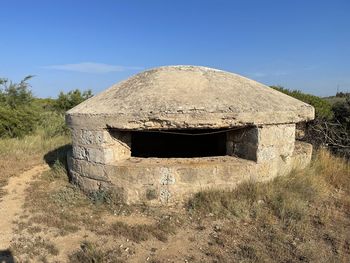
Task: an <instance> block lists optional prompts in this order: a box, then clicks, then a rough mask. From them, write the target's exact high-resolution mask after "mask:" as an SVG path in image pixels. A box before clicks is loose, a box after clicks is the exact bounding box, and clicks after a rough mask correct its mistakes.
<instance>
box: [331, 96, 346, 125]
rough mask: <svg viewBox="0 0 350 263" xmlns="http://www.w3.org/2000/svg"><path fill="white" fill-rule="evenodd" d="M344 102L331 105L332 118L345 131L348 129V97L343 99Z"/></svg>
mask: <svg viewBox="0 0 350 263" xmlns="http://www.w3.org/2000/svg"><path fill="white" fill-rule="evenodd" d="M345 98H346V99H345V102H337V103H335V104H334V105H333V108H332V109H333V112H334V117H335V118H336V119H337V120H338V121H339V122H340V123H342V124H343V125H344V126H345V127H347V129H350V95H347V96H346V97H345Z"/></svg>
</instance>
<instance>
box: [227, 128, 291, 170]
mask: <svg viewBox="0 0 350 263" xmlns="http://www.w3.org/2000/svg"><path fill="white" fill-rule="evenodd" d="M294 143H295V124H279V125H264V126H261V127H248V128H242V129H238V130H233V131H230V132H228V133H227V142H226V150H227V154H228V155H235V156H238V157H240V158H244V159H248V160H252V161H256V162H257V163H261V162H268V161H273V160H275V159H277V158H282V159H285V158H288V157H290V156H291V155H292V154H293V151H294Z"/></svg>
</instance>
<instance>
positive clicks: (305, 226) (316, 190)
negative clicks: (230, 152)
mask: <svg viewBox="0 0 350 263" xmlns="http://www.w3.org/2000/svg"><path fill="white" fill-rule="evenodd" d="M33 139H34V140H37V141H36V142H34V143H33V144H32V142H29V141H28V142H27V143H26V142H24V141H23V142H20V141H18V142H17V141H7V142H4V141H0V144H1V145H6V147H7V148H6V147H3V148H2V149H1V146H0V149H1V150H0V151H1V153H0V154H2V156H6V155H12V153H11V150H10V149H11V147H14V145H16V146H17V147H18V150H16V151H15V153H14V154H13V156H12V157H6V158H8V160H9V162H8V164H7V165H12V166H14V167H15V168H14V169H19V170H20V169H26V168H29V167H30V164H31V162H32V161H33V162H36V161H38V162H41V161H42V155H43V154H44V153H45V151H50V150H51V149H53V148H54V147H56V146H57V147H60V146H61V145H64V144H65V143H66V142H67V138H65V137H58V138H53V139H52V140H51V142H40V141H42V138H40V137H35V138H33ZM40 143H42V145H41V146H40ZM21 144H23V145H21ZM9 145H12V146H11V147H10V146H9ZM51 147H52V148H51ZM14 149H16V148H15V147H14ZM65 150H67V147H64V148H60V150H59V151H52V154H49V155H46V160H47V161H49V162H51V164H52V166H51V167H52V168H51V170H50V171H48V172H45V173H43V174H42V175H41V176H40V177H38V178H37V179H36V180H35V181H33V182H32V183H31V184H30V186H29V187H28V189H27V190H26V200H25V204H24V207H25V213H24V214H23V215H22V216H21V217H20V218H19V221H18V222H17V227H18V229H17V231H16V232H17V236H18V237H20V238H17V239H15V242H14V243H13V247H12V250H13V251H14V253H15V256H16V257H17V258H23V255H24V256H27V257H28V258H29V257H30V258H34V259H36V260H41V261H43V262H45V261H46V260H48V261H50V259H51V258H52V257H53V255H55V254H56V253H58V250H57V248H56V247H55V246H54V245H53V243H52V241H54V238H55V236H61V237H65V236H66V235H68V234H71V233H78V232H77V231H79V230H83V232H86V233H87V232H89V233H93V235H95V236H97V237H98V240H99V242H96V240H89V239H87V240H86V237H84V236H82V237H81V241H83V240H85V241H84V243H83V244H82V246H81V248H79V249H77V250H75V252H73V253H72V254H70V255H67V256H68V257H69V260H70V262H123V261H128V260H129V258H131V257H133V258H134V259H135V257H136V258H137V256H138V255H137V254H136V253H138V252H137V251H139V250H140V249H141V250H142V249H145V248H146V247H147V246H151V247H147V249H149V250H150V251H151V250H152V249H154V247H156V248H157V249H156V250H154V251H161V248H162V247H163V246H171V242H174V241H173V239H172V238H170V237H174V236H177V235H178V233H179V232H181V231H179V230H182V233H184V232H183V230H185V232H188V233H189V234H188V235H189V236H183V237H182V236H181V238H183V239H186V240H189V237H191V239H190V246H191V249H197V252H196V253H197V254H196V255H195V256H196V258H197V259H198V260H199V259H200V261H203V262H350V170H349V163H348V162H347V161H345V160H343V159H340V158H336V157H334V156H332V155H331V154H329V153H328V152H326V151H320V152H318V153H317V154H316V156H315V160H314V161H313V163H312V165H311V166H310V167H309V168H307V169H305V170H302V171H293V172H292V173H291V174H290V175H288V176H285V177H279V178H276V179H275V180H273V181H271V182H268V183H255V182H246V183H243V184H241V185H239V186H238V187H237V188H236V189H235V190H233V191H206V192H201V193H198V194H197V195H195V197H194V198H192V199H191V200H189V202H188V205H187V206H186V209H183V208H176V209H167V208H165V209H162V208H150V207H147V206H127V205H125V204H122V203H120V200H119V199H118V195H117V194H114V193H107V192H98V193H96V194H95V195H93V196H90V197H87V196H86V195H84V194H83V193H82V192H81V191H80V190H79V189H77V188H76V187H74V186H72V185H71V184H70V183H69V180H68V176H67V172H66V168H65V164H64V162H62V160H60V158H59V157H60V155H61V154H63V155H64V152H65ZM22 155H23V158H24V159H23V160H24V164H25V165H24V166H23V167H25V168H20V167H16V165H14V163H15V161H16V158H18V159H17V160H19V159H20V158H21V157H22ZM40 155H41V157H40ZM33 156H34V158H33ZM35 156H38V157H35ZM36 158H37V159H36ZM0 163H2V164H3V163H5V162H4V161H3V160H1V161H0ZM6 169H7V172H6V173H7V177H8V176H10V175H11V174H15V172H13V171H16V170H13V167H11V168H10V166H7V168H6ZM10 170H11V171H10ZM7 177H5V176H2V178H7ZM170 211H171V212H170ZM134 217H147V218H151V219H152V220H151V223H143V222H142V221H140V222H139V223H130V222H129V221H132V220H133V218H134ZM121 218H122V219H126V221H123V220H120V219H121ZM43 233H50V237H51V239H50V238H49V239H47V240H46V239H44V238H42V236H43ZM28 237H31V238H28ZM199 237H200V238H199ZM45 238H48V236H45ZM100 239H101V240H105V241H101V240H100ZM126 240H130V241H126ZM175 240H176V238H175ZM79 241H80V240H79ZM109 241H110V242H112V246H110V245H109V246H105V245H104V243H103V242H107V243H108V242H109ZM124 242H128V243H127V246H128V248H130V250H128V251H126V250H124V248H125V247H123V249H120V247H119V244H123V243H124ZM124 244H125V243H124ZM155 244H158V245H155ZM160 244H162V245H160ZM186 244H187V245H186V246H189V243H186ZM157 246H158V247H157ZM180 246H181V245H180ZM76 248H77V247H76ZM179 249H182V250H185V249H186V247H183V248H182V247H181V248H179ZM130 251H132V253H131V252H130ZM193 251H194V250H192V252H193ZM198 251H200V252H198ZM192 252H191V251H190V250H188V251H187V252H186V253H187V254H186V256H188V257H187V258H190V256H191V253H192ZM152 253H153V252H152ZM154 253H155V252H154ZM154 253H153V254H151V255H153V256H151V257H150V260H151V261H152V260H153V261H154V262H164V261H166V260H168V259H169V258H168V257H164V256H158V255H155V254H154ZM198 253H200V254H201V255H203V256H202V257H201V256H199V255H198ZM175 254H176V253H175ZM41 255H43V256H42V257H41ZM21 256H22V257H21ZM173 257H175V256H174V255H173ZM141 259H142V260H143V261H144V260H145V259H146V258H141ZM141 259H140V260H141ZM177 259H178V258H177ZM177 259H174V260H173V261H176V260H177ZM157 260H158V261H157ZM170 260H171V258H170Z"/></svg>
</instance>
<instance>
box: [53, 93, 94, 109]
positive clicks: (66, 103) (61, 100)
mask: <svg viewBox="0 0 350 263" xmlns="http://www.w3.org/2000/svg"><path fill="white" fill-rule="evenodd" d="M91 97H92V92H91V90H86V91H83V92H81V91H80V90H79V89H76V90H72V91H69V92H68V93H64V92H62V91H61V92H60V94H59V95H58V98H57V100H56V102H55V103H54V108H55V109H56V110H57V111H61V112H62V111H67V110H69V109H71V108H73V107H75V106H76V105H78V104H80V103H81V102H83V101H84V100H87V99H88V98H91Z"/></svg>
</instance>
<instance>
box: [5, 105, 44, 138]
mask: <svg viewBox="0 0 350 263" xmlns="http://www.w3.org/2000/svg"><path fill="white" fill-rule="evenodd" d="M38 119H39V115H38V113H37V112H36V111H35V110H33V109H31V108H30V107H23V108H18V109H17V108H14V109H11V108H9V107H1V106H0V137H10V138H15V137H23V136H25V135H27V134H30V133H32V132H33V131H34V130H35V129H36V125H37V122H38Z"/></svg>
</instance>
